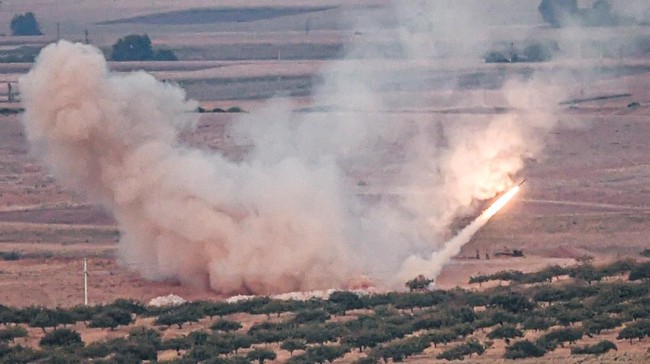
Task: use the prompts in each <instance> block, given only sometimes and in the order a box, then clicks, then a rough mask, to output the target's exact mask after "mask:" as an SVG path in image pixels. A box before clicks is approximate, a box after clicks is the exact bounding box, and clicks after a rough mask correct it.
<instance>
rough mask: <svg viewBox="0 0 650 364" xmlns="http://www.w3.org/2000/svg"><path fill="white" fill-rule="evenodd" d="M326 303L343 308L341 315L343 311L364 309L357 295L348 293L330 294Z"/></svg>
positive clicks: (337, 292)
mask: <svg viewBox="0 0 650 364" xmlns="http://www.w3.org/2000/svg"><path fill="white" fill-rule="evenodd" d="M328 301H329V302H331V303H333V304H336V305H339V306H341V307H342V308H343V314H345V311H347V310H355V309H359V308H363V307H364V304H363V300H361V298H359V296H358V295H357V294H355V293H352V292H348V291H336V292H332V294H331V295H330V297H329V299H328Z"/></svg>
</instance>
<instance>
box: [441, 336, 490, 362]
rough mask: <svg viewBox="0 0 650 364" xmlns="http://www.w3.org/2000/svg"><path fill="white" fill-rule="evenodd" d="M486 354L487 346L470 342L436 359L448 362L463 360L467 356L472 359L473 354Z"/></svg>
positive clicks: (450, 349) (473, 341) (451, 349)
mask: <svg viewBox="0 0 650 364" xmlns="http://www.w3.org/2000/svg"><path fill="white" fill-rule="evenodd" d="M484 352H485V346H483V344H481V343H479V342H478V341H476V340H470V341H468V342H466V343H464V344H460V345H456V346H454V347H451V348H449V349H447V350H445V351H443V352H442V353H440V354H438V356H437V357H436V358H438V359H446V360H462V359H463V358H465V356H466V355H469V356H470V357H471V356H472V354H478V355H481V354H483V353H484Z"/></svg>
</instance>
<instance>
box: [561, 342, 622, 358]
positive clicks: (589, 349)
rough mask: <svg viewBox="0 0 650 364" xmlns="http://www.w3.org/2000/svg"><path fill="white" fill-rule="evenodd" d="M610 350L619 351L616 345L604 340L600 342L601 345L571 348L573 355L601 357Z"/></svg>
mask: <svg viewBox="0 0 650 364" xmlns="http://www.w3.org/2000/svg"><path fill="white" fill-rule="evenodd" d="M610 350H615V351H616V350H618V348H617V347H616V345H615V344H614V343H613V342H611V341H609V340H603V341H600V342H599V343H597V344H595V345H586V346H576V347H574V348H571V354H593V355H600V354H605V353H606V352H608V351H610Z"/></svg>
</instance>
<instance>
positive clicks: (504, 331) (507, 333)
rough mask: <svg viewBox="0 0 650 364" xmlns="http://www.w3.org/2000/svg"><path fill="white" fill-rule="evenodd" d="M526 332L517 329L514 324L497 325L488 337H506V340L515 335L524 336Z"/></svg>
mask: <svg viewBox="0 0 650 364" xmlns="http://www.w3.org/2000/svg"><path fill="white" fill-rule="evenodd" d="M523 336H524V333H523V332H521V330H519V329H517V328H516V327H514V326H509V325H506V326H497V327H496V328H495V329H494V330H492V331H490V333H489V334H488V338H490V339H506V342H508V341H509V339H512V338H515V337H523Z"/></svg>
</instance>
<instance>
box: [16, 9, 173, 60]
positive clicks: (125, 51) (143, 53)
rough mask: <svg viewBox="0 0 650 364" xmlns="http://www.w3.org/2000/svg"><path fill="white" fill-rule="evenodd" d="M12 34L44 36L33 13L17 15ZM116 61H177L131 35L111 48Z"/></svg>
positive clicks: (147, 40)
mask: <svg viewBox="0 0 650 364" xmlns="http://www.w3.org/2000/svg"><path fill="white" fill-rule="evenodd" d="M11 34H12V35H20V36H30V35H42V34H43V33H42V32H41V28H40V24H39V23H38V20H37V19H36V16H35V15H34V13H32V12H28V13H25V14H17V15H15V16H14V17H13V19H12V20H11ZM110 57H111V59H112V60H114V61H118V62H119V61H176V60H178V58H177V57H176V55H175V54H174V52H172V51H171V50H168V49H154V48H153V47H152V44H151V39H150V38H149V36H148V35H146V34H143V35H137V34H131V35H127V36H125V37H123V38H120V39H118V40H117V42H116V43H115V44H113V46H112V48H111V54H110Z"/></svg>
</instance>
